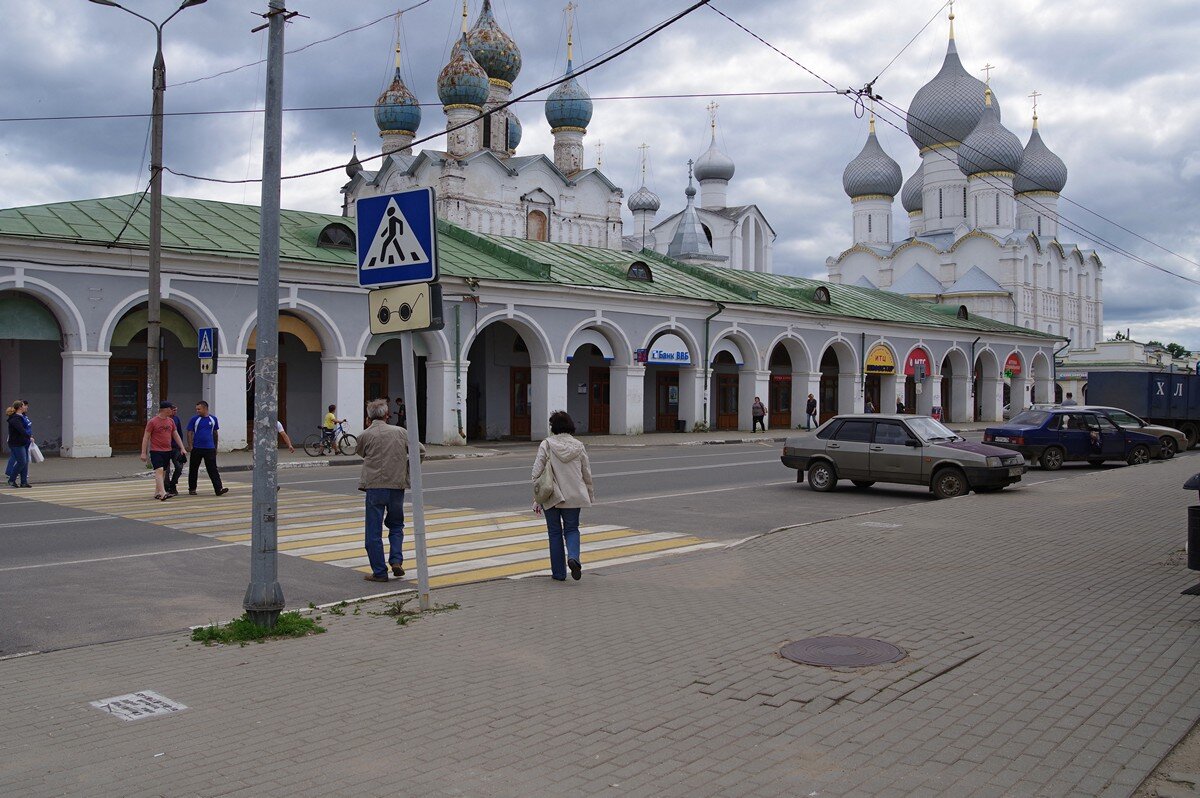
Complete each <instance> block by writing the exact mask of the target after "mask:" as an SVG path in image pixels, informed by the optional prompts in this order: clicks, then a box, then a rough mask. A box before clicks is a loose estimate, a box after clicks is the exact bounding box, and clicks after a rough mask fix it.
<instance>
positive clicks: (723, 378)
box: [712, 350, 738, 430]
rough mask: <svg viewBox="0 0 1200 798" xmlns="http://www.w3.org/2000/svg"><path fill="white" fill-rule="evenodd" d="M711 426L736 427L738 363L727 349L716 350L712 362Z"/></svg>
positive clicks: (731, 428)
mask: <svg viewBox="0 0 1200 798" xmlns="http://www.w3.org/2000/svg"><path fill="white" fill-rule="evenodd" d="M712 381H713V391H712V397H713V422H714V423H713V426H714V428H715V429H719V430H735V429H737V428H738V364H737V362H736V361H735V360H734V359H733V355H732V354H731V353H730V352H729V351H728V350H721V351H719V352H717V355H716V357H714V358H713V362H712Z"/></svg>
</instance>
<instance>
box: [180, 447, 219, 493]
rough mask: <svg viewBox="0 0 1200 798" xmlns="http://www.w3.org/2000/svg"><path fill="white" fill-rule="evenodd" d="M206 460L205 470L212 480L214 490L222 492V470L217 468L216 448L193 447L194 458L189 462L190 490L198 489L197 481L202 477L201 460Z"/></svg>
mask: <svg viewBox="0 0 1200 798" xmlns="http://www.w3.org/2000/svg"><path fill="white" fill-rule="evenodd" d="M201 460H203V461H204V470H205V471H207V472H208V478H209V479H211V480H212V485H213V490H214V491H216V492H217V493H220V492H221V472H220V471H218V470H217V450H216V449H192V459H191V462H189V463H188V491H195V490H196V481H197V480H198V479H199V478H200V461H201Z"/></svg>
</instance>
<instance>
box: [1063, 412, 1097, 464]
mask: <svg viewBox="0 0 1200 798" xmlns="http://www.w3.org/2000/svg"><path fill="white" fill-rule="evenodd" d="M1059 421H1060V423H1061V428H1060V429H1059V434H1058V439H1059V440H1060V441H1061V442H1062V447H1063V450H1064V451H1065V452H1066V459H1067V460H1086V459H1087V458H1088V457H1091V456H1093V455H1092V442H1091V435H1090V428H1094V427H1097V426H1098V423H1097V421H1096V416H1095V415H1093V414H1091V413H1063V414H1061V416H1060V418H1059Z"/></svg>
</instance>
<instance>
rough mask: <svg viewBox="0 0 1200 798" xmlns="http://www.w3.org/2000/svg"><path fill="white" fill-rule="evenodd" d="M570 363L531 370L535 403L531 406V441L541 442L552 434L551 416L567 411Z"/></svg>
mask: <svg viewBox="0 0 1200 798" xmlns="http://www.w3.org/2000/svg"><path fill="white" fill-rule="evenodd" d="M569 368H570V364H568V363H548V364H546V365H544V366H532V367H530V369H529V374H530V380H531V383H532V389H533V401H532V402H530V404H529V412H530V414H531V418H530V420H529V421H530V423H529V437H530V440H535V441H540V440H541V439H542V438H545V437H546V436H547V435H549V434H550V421H549V419H550V414H551V413H553V412H554V411H555V410H566V409H567V369H569Z"/></svg>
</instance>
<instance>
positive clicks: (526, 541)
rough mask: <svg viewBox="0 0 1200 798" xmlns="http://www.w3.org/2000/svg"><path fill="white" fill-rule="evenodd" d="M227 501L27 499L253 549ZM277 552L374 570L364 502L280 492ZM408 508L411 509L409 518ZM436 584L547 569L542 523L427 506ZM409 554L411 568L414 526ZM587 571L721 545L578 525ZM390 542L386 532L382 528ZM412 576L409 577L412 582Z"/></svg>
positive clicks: (246, 527)
mask: <svg viewBox="0 0 1200 798" xmlns="http://www.w3.org/2000/svg"><path fill="white" fill-rule="evenodd" d="M227 485H228V486H229V487H230V488H231V490H230V492H229V493H228V494H226V495H225V496H222V497H219V498H218V497H215V496H210V495H209V496H203V497H192V496H180V497H178V498H176V499H172V500H171V501H169V502H165V503H163V502H155V501H154V500H153V499H152V498H150V496H149V494H150V493H152V492H153V490H154V487H153V483H152V482H150V481H149V480H147V479H146V478H144V477H139V478H133V479H127V480H123V481H113V482H99V483H75V484H73V485H70V486H56V485H51V486H46V487H44V488H42V487H35V488H34V489H32V490H30V491H28V492H25V493H24V494H23V497H25V498H30V499H36V500H38V501H42V502H46V503H49V504H57V505H61V506H67V507H76V508H81V509H88V510H91V511H93V512H105V513H109V514H111V515H112V516H119V517H123V518H128V519H131V520H136V521H144V522H147V523H153V524H157V525H159V526H164V527H170V528H173V529H178V530H181V531H184V532H188V533H190V534H193V535H197V536H199V537H206V538H210V539H213V540H218V541H222V542H223V543H225V544H235V545H238V544H240V545H249V543H250V539H251V534H250V532H251V530H250V516H251V512H252V496H251V491H250V486H249V485H247V484H245V483H227ZM277 509H278V513H277V516H276V518H277V522H278V526H277V546H278V550H279V551H280V552H282V553H283V554H285V555H287V556H293V557H302V558H303V559H306V560H310V561H312V562H318V563H325V564H328V565H334V566H338V567H341V568H347V569H353V570H357V571H361V572H369V571H370V566H369V564H368V561H367V557H366V553H365V551H364V550H363V498H362V496H361V495H332V494H327V493H321V492H319V491H310V490H298V489H292V488H288V487H286V486H284V487H283V488H282V490H281V491H280V492H279V502H278V505H277ZM410 509H411V504H409V503H406V504H405V515H406V518H407V517H408V514H409V511H410ZM425 520H426V524H425V537H426V543H427V554H428V564H429V574H430V585H431V586H433V587H445V586H448V585H458V584H466V583H469V582H476V581H482V580H488V579H498V578H523V577H528V576H534V575H541V574H545V573H548V571H547V569H546V565H547V556H548V555H547V551H546V545H547V541H546V525H545V521H544V519H542V518H539V517H536V516H533V515H532V514H526V513H519V512H518V513H513V512H503V511H481V510H475V509H471V508H445V507H444V508H433V507H427V508H425ZM404 531H405V536H404V538H405V539H404V545H403V552H404V557H405V562H406V564H408V565H409V567H410V568H411V567H412V556H413V539H412V527H411V522H409V523H408V524H406V528H405V530H404ZM580 532H581V557H582V559H583V561H584V564H585V568H596V567H604V566H607V565H618V564H621V563H628V562H638V561H641V560H644V559H649V558H653V557H659V556H663V555H666V554H671V553H676V552H678V553H686V552H693V551H703V550H705V549H710V548H715V547H720V546H722V545H723V544H720V543H714V542H712V541H706V540H703V539H702V538H698V537H694V536H691V535H686V534H681V533H675V532H647V531H641V530H634V529H630V528H628V527H624V526H620V525H612V524H594V525H589V526H585V527H582V528H581V530H580ZM384 534H385V536H386V534H387V530H386V529H385V530H384ZM412 576H415V574H410V577H412Z"/></svg>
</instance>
